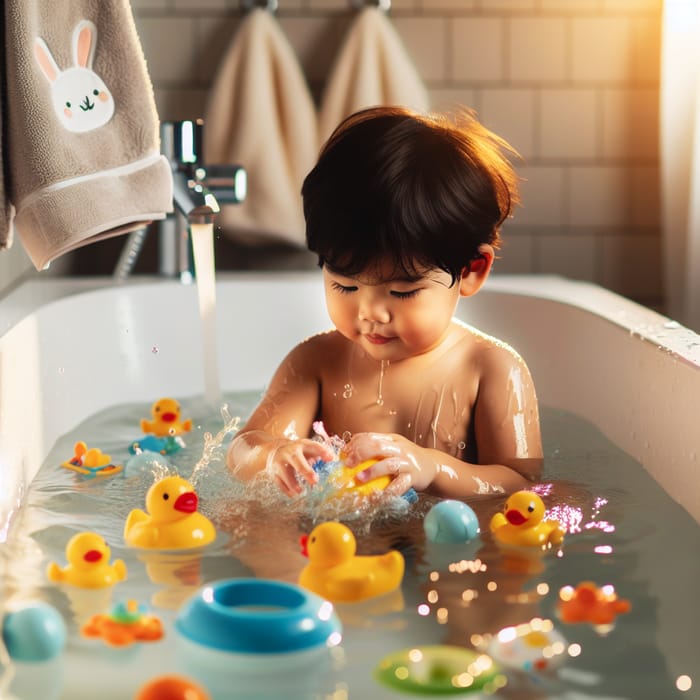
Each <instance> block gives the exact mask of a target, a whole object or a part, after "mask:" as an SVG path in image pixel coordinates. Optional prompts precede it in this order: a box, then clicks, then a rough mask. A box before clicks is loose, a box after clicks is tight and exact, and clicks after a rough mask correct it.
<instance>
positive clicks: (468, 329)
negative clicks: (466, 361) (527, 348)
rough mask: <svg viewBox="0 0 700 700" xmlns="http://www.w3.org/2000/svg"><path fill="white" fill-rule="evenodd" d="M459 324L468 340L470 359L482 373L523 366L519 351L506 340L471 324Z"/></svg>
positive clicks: (523, 362)
mask: <svg viewBox="0 0 700 700" xmlns="http://www.w3.org/2000/svg"><path fill="white" fill-rule="evenodd" d="M461 325H462V327H463V329H464V332H465V334H466V336H467V337H468V338H469V341H470V342H469V346H470V354H471V359H472V361H473V362H474V363H475V364H476V365H477V366H479V367H481V369H482V371H483V372H484V373H492V372H499V371H500V372H503V371H506V372H507V371H510V370H511V369H512V368H514V367H525V361H524V360H523V358H522V356H521V355H520V353H519V352H518V351H517V350H516V349H515V348H514V347H513V346H512V345H510V344H509V343H507V342H506V341H504V340H501V339H500V338H496V337H495V336H493V335H489V334H488V333H484V332H483V331H481V330H479V329H478V328H474V327H473V326H468V325H466V324H461Z"/></svg>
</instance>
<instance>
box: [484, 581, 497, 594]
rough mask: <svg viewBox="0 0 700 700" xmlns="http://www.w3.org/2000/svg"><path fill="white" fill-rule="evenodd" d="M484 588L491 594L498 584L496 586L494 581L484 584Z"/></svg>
mask: <svg viewBox="0 0 700 700" xmlns="http://www.w3.org/2000/svg"><path fill="white" fill-rule="evenodd" d="M486 588H487V589H488V590H489V591H491V592H493V591H495V590H497V589H498V584H497V583H496V582H495V581H489V582H488V583H487V584H486Z"/></svg>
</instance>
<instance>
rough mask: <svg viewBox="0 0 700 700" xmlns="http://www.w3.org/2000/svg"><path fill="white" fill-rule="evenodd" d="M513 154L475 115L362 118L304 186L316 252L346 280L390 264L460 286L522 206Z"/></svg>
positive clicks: (390, 111) (343, 128)
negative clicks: (436, 273) (437, 272)
mask: <svg viewBox="0 0 700 700" xmlns="http://www.w3.org/2000/svg"><path fill="white" fill-rule="evenodd" d="M507 154H515V152H514V151H513V150H512V149H511V148H510V146H509V145H508V144H507V143H506V142H505V141H504V140H503V139H501V138H499V137H498V136H496V135H495V134H493V133H491V132H490V131H489V130H488V129H486V128H485V127H484V126H482V125H481V124H480V123H479V122H478V121H477V120H476V119H475V118H474V116H473V115H472V114H471V113H470V112H467V111H465V112H463V113H461V114H460V115H459V116H458V117H456V118H454V120H450V119H449V118H447V117H446V116H441V115H429V116H424V115H421V114H417V113H414V112H412V111H410V110H408V109H403V108H400V107H373V108H370V109H366V110H363V111H360V112H357V113H356V114H354V115H352V116H350V117H348V118H347V119H345V120H344V121H343V122H342V123H341V124H340V125H339V126H338V128H337V129H336V130H335V131H334V132H333V134H332V135H331V137H330V138H329V139H328V141H327V143H326V144H325V146H324V147H323V149H322V150H321V154H320V156H319V159H318V162H317V163H316V166H315V167H314V168H313V170H312V171H311V172H310V173H309V174H308V176H307V177H306V180H305V181H304V185H303V187H302V197H303V200H304V216H305V217H306V241H307V245H308V247H309V250H311V251H312V252H314V253H316V254H317V255H318V258H319V265H320V266H324V265H327V266H329V267H330V268H331V269H333V270H334V271H336V272H339V273H341V274H347V275H355V274H358V273H359V272H361V271H363V270H366V269H367V268H371V266H372V265H373V264H376V263H377V262H379V260H380V259H383V260H386V259H387V258H388V259H393V260H395V261H396V266H397V269H398V270H401V271H402V272H405V273H408V274H409V275H415V274H416V273H419V272H421V271H424V270H425V269H435V268H437V269H441V270H444V271H445V272H448V273H449V274H450V275H451V276H452V280H453V283H454V282H455V281H456V280H458V279H459V278H460V276H461V273H462V270H463V269H464V268H465V267H466V268H468V267H469V265H470V263H471V262H472V261H473V260H474V259H476V258H478V257H479V246H480V245H482V244H483V243H490V244H491V245H492V246H494V247H495V248H497V247H498V246H499V241H500V238H499V229H500V227H501V225H502V224H503V222H504V220H505V219H506V218H507V217H508V216H510V215H511V213H512V210H513V207H514V206H515V204H516V203H517V201H518V184H517V176H516V174H515V171H514V170H513V167H512V165H511V163H510V161H509V160H508V157H507Z"/></svg>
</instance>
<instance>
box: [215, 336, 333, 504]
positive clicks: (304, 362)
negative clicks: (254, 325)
mask: <svg viewBox="0 0 700 700" xmlns="http://www.w3.org/2000/svg"><path fill="white" fill-rule="evenodd" d="M311 341H313V339H311V340H310V341H305V342H304V343H301V344H300V345H298V346H297V347H296V348H294V350H292V351H291V352H290V353H289V355H287V357H286V358H285V359H284V360H283V362H282V364H281V365H280V366H279V368H278V369H277V372H276V373H275V375H274V377H273V378H272V381H271V382H270V385H269V387H268V389H267V391H266V392H265V394H264V396H263V398H262V400H261V401H260V403H259V404H258V406H257V408H256V409H255V410H254V411H253V414H252V415H251V416H250V418H249V419H248V421H247V423H246V424H245V425H244V426H243V427H242V428H241V429H240V430H239V431H238V433H237V434H236V436H235V437H234V438H233V440H232V441H231V445H230V447H229V449H228V453H227V457H226V461H227V464H228V466H229V468H230V469H232V470H233V472H234V473H235V475H236V476H237V477H238V478H240V479H243V480H244V481H247V480H249V479H252V478H253V477H254V476H255V475H256V474H257V473H258V472H260V471H263V470H266V471H267V472H268V474H270V476H271V477H272V478H273V479H274V480H275V481H276V482H277V484H278V486H279V487H280V488H281V489H282V491H283V492H284V493H286V494H287V495H288V496H292V495H295V494H298V493H300V492H301V491H302V487H301V485H300V484H299V481H298V479H297V476H299V477H301V479H302V480H304V481H306V482H307V483H309V484H313V483H316V481H317V480H318V477H317V475H316V473H315V472H314V470H313V468H312V465H313V463H314V462H316V461H317V460H319V459H321V460H324V461H331V460H333V459H335V453H334V452H333V450H332V449H331V448H330V447H328V446H327V445H324V444H322V443H320V442H316V441H314V440H310V439H308V438H307V437H306V436H307V435H309V433H310V431H311V425H312V423H313V421H314V420H315V418H316V413H317V411H318V400H319V398H318V397H319V379H318V376H317V374H316V372H315V370H314V369H313V368H314V366H315V365H316V366H317V363H315V362H314V357H315V353H314V352H313V344H312V342H311ZM300 436H301V437H300Z"/></svg>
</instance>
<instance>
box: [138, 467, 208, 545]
mask: <svg viewBox="0 0 700 700" xmlns="http://www.w3.org/2000/svg"><path fill="white" fill-rule="evenodd" d="M197 503H198V499H197V494H196V493H195V490H194V488H193V487H192V484H190V482H189V481H186V480H185V479H183V478H182V477H179V476H166V477H165V478H164V479H161V480H160V481H156V482H155V483H154V484H153V486H151V488H150V489H149V490H148V493H147V494H146V510H147V511H148V512H147V513H145V512H144V511H142V510H139V509H138V508H137V509H135V510H132V511H131V512H130V513H129V515H128V516H127V518H126V523H125V524H124V539H125V540H126V542H127V543H128V544H130V545H132V546H133V547H142V548H144V549H191V548H194V547H202V546H203V545H206V544H209V543H210V542H212V541H213V540H214V539H215V538H216V528H215V527H214V525H213V524H212V523H211V521H210V520H209V519H208V518H207V517H206V516H204V515H202V514H201V513H198V512H197Z"/></svg>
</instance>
